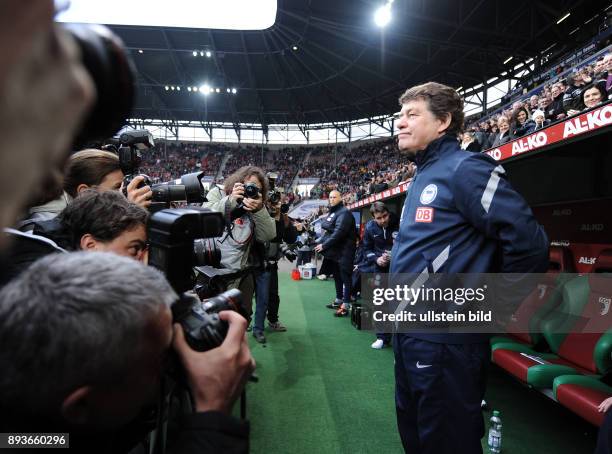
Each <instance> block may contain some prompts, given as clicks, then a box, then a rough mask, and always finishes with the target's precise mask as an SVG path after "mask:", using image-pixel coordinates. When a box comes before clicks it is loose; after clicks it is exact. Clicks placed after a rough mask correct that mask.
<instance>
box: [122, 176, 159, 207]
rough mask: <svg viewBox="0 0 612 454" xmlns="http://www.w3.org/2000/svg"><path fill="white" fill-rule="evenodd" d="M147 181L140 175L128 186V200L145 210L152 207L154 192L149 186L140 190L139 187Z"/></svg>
mask: <svg viewBox="0 0 612 454" xmlns="http://www.w3.org/2000/svg"><path fill="white" fill-rule="evenodd" d="M144 181H145V177H143V176H142V175H138V176H137V177H134V179H133V180H132V181H130V184H128V186H127V198H128V200H129V201H130V202H132V203H135V204H136V205H140V206H141V207H143V208H148V207H149V206H150V205H151V197H153V191H151V188H150V187H149V186H143V187H142V188H138V185H140V184H142V183H143V182H144Z"/></svg>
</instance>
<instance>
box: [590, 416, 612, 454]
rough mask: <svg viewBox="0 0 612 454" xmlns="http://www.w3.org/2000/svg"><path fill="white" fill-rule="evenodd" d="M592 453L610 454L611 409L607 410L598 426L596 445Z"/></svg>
mask: <svg viewBox="0 0 612 454" xmlns="http://www.w3.org/2000/svg"><path fill="white" fill-rule="evenodd" d="M593 454H612V410H608V414H607V415H606V417H605V419H604V422H603V424H602V425H601V427H600V428H599V435H598V436H597V447H596V448H595V452H594V453H593Z"/></svg>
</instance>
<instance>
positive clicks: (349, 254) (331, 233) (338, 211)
mask: <svg viewBox="0 0 612 454" xmlns="http://www.w3.org/2000/svg"><path fill="white" fill-rule="evenodd" d="M321 228H322V229H323V230H325V235H324V236H323V238H322V241H321V244H322V246H323V250H322V254H323V256H324V257H325V258H328V259H330V260H333V261H334V262H338V263H340V264H341V265H346V266H352V265H353V260H354V258H355V240H356V234H355V218H354V217H353V214H352V213H351V212H350V211H349V210H347V209H346V207H345V206H344V205H343V204H342V203H339V204H338V205H336V206H335V207H331V208H330V210H329V213H328V214H327V217H326V218H325V219H323V222H321Z"/></svg>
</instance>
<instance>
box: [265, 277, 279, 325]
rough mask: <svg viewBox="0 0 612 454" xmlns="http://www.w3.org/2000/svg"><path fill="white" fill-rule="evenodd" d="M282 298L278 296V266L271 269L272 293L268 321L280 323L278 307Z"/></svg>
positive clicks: (269, 294)
mask: <svg viewBox="0 0 612 454" xmlns="http://www.w3.org/2000/svg"><path fill="white" fill-rule="evenodd" d="M279 305H280V297H279V296H278V265H272V266H271V267H270V291H269V293H268V321H269V322H270V323H276V322H278V306H279Z"/></svg>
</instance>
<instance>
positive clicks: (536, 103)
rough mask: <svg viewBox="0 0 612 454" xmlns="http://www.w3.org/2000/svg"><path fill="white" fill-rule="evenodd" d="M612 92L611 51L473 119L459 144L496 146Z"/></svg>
mask: <svg viewBox="0 0 612 454" xmlns="http://www.w3.org/2000/svg"><path fill="white" fill-rule="evenodd" d="M611 95H612V52H609V53H607V54H606V55H603V56H600V57H599V58H597V59H596V60H595V61H594V62H593V63H590V64H585V65H581V66H578V67H576V68H575V69H574V70H573V71H572V73H571V75H570V76H568V77H566V78H558V79H556V80H552V81H551V82H548V83H546V84H544V85H543V86H542V87H541V88H540V89H539V90H536V91H535V92H534V93H533V94H531V95H530V96H529V97H524V98H521V99H518V100H516V101H515V102H513V103H512V104H511V105H509V106H507V107H506V108H504V109H503V110H502V111H501V112H500V113H498V114H495V115H492V116H490V117H485V118H482V119H479V120H476V121H474V122H473V123H471V124H470V125H469V126H468V127H467V128H466V133H465V134H464V135H463V137H462V143H463V144H465V145H464V148H466V147H467V146H468V145H469V144H471V143H472V142H476V143H477V146H475V147H474V149H472V150H471V151H480V150H486V149H489V148H496V147H498V146H500V145H503V144H504V143H506V142H509V141H511V140H514V139H516V138H519V137H522V136H525V135H527V134H530V133H532V132H534V131H536V130H538V129H542V128H544V127H546V126H548V125H550V124H552V123H555V122H557V121H561V120H564V119H566V118H568V117H571V116H574V115H577V114H579V113H580V112H582V111H584V110H588V109H592V108H593V107H596V106H597V105H599V104H603V103H605V102H606V101H607V100H608V99H610V96H611Z"/></svg>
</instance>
